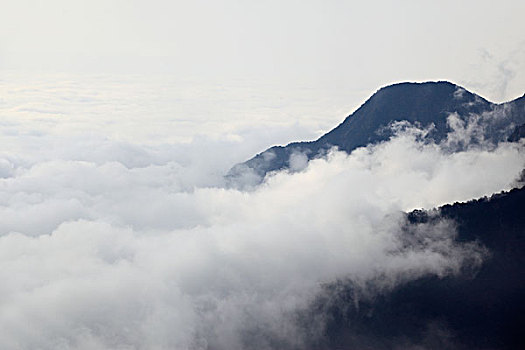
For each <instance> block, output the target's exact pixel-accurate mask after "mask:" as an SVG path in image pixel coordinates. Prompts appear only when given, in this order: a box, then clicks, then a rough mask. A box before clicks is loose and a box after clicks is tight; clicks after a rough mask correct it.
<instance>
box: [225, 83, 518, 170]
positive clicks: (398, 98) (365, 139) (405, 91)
mask: <svg viewBox="0 0 525 350" xmlns="http://www.w3.org/2000/svg"><path fill="white" fill-rule="evenodd" d="M452 113H456V114H457V116H458V117H459V118H460V119H461V120H462V121H468V120H469V118H472V117H475V116H479V118H478V120H477V122H478V123H480V125H481V126H483V128H484V132H485V134H484V135H483V136H484V138H485V139H487V140H490V141H493V142H498V141H502V140H506V139H507V138H508V137H509V135H510V134H511V133H512V130H513V129H514V128H515V127H516V126H517V125H522V124H524V123H525V95H524V96H522V97H520V98H518V99H516V100H514V101H511V102H507V103H503V104H494V103H491V102H489V101H487V100H485V99H484V98H482V97H480V96H478V95H476V94H473V93H471V92H469V91H467V90H465V89H464V88H462V87H460V86H457V85H455V84H452V83H449V82H444V81H440V82H426V83H400V84H394V85H390V86H387V87H383V88H381V89H380V90H379V91H377V92H376V93H375V94H374V95H373V96H372V97H370V98H369V99H368V100H367V101H366V102H365V103H364V104H363V105H362V106H361V107H359V108H358V109H357V110H356V111H355V112H354V113H352V114H351V115H349V116H348V117H347V118H346V119H345V120H344V121H343V122H342V123H341V124H340V125H339V126H337V127H336V128H335V129H333V130H332V131H330V132H328V133H327V134H325V135H323V136H321V137H320V138H319V139H317V140H315V141H311V142H294V143H290V144H288V145H287V146H274V147H271V148H270V149H268V150H266V151H264V152H262V153H260V154H258V155H256V156H255V157H253V158H252V159H250V160H248V161H246V162H244V163H241V164H238V165H236V166H235V167H233V168H232V169H231V170H230V172H229V174H228V176H229V177H230V178H235V177H238V176H244V175H245V174H246V173H247V172H250V173H252V175H253V176H254V177H256V178H258V179H259V180H261V179H262V178H263V177H264V175H265V174H266V173H268V172H270V171H274V170H279V169H283V168H287V167H289V160H290V156H291V155H292V154H294V153H302V154H305V155H306V156H307V157H308V159H312V158H315V157H318V156H320V155H323V154H324V153H325V152H326V151H327V150H329V149H330V148H332V147H334V146H337V147H338V148H339V149H340V150H343V151H346V152H348V153H350V152H351V151H352V150H354V149H356V148H357V147H360V146H366V145H367V144H370V143H376V142H380V141H384V140H387V139H388V138H389V137H390V136H392V130H391V129H390V128H389V125H391V124H392V123H393V122H396V121H408V122H410V123H417V124H419V125H420V126H421V127H428V126H430V125H434V128H433V130H432V131H431V132H430V133H429V135H428V137H430V138H432V139H434V140H436V141H438V142H439V141H440V140H442V139H443V138H444V137H445V136H446V135H447V133H448V132H450V131H451V128H450V126H449V125H448V124H447V118H448V117H449V115H451V114H452Z"/></svg>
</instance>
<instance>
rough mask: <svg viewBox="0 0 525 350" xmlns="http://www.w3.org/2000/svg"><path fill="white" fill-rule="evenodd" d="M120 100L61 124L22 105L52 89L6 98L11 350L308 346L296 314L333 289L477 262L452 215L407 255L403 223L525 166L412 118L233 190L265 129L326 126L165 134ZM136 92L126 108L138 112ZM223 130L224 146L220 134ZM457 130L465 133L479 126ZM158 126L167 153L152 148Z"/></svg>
mask: <svg viewBox="0 0 525 350" xmlns="http://www.w3.org/2000/svg"><path fill="white" fill-rule="evenodd" d="M58 85H60V84H58ZM80 85H82V84H80ZM102 85H104V84H102ZM117 85H118V84H117ZM94 86H96V84H95V85H93V86H92V87H90V88H86V90H85V91H83V92H81V93H79V96H78V99H79V100H78V101H80V100H83V98H84V97H85V95H88V93H87V91H91V92H92V93H93V96H97V95H96V94H95V91H96V90H97V89H95V88H93V87H94ZM119 86H120V85H119ZM123 86H127V85H126V84H123ZM8 90H9V91H11V88H10V89H8ZM74 90H75V89H71V91H74ZM109 90H111V89H109ZM109 90H108V91H106V92H108V94H109V97H107V98H105V97H99V98H100V100H99V101H98V102H96V103H94V102H89V103H87V104H86V105H85V106H84V107H82V108H80V107H79V105H78V104H77V102H75V103H73V105H71V102H64V103H63V104H60V103H58V102H57V100H54V102H53V103H51V104H52V105H55V107H57V108H58V109H60V110H62V111H63V115H64V117H60V118H59V117H54V116H46V117H43V116H42V115H41V113H40V112H39V111H40V110H41V109H40V107H38V106H36V107H38V108H35V110H34V111H32V112H30V111H29V110H28V109H27V108H25V107H24V106H26V105H27V103H28V102H27V101H29V100H31V101H33V102H31V103H35V102H34V101H37V102H38V103H36V104H37V105H38V104H40V103H45V100H46V98H47V97H46V96H48V95H47V94H48V93H49V91H50V90H49V89H48V88H42V87H39V88H37V89H34V90H31V89H29V91H28V92H21V91H18V92H17V93H13V94H11V95H9V94H8V97H7V98H6V100H7V108H6V109H4V110H3V113H4V114H5V115H6V119H5V121H4V122H5V127H6V129H7V130H3V133H2V134H1V136H0V140H1V141H2V143H3V144H4V145H5V148H4V149H3V151H2V152H1V153H0V217H2V220H1V222H0V278H1V279H2V280H3V281H5V283H3V284H2V285H0V327H1V328H2V330H3V331H2V333H1V334H0V348H8V349H12V348H14V349H17V348H18V349H34V348H40V349H93V348H97V349H110V348H111V349H172V348H180V349H199V348H215V349H236V348H241V347H242V345H243V341H244V340H243V339H244V338H243V337H246V334H250V335H251V336H250V339H252V340H253V339H257V342H261V343H257V344H256V345H257V346H255V347H256V348H259V349H261V348H264V347H265V346H266V345H268V344H265V343H264V341H268V340H271V339H278V340H279V341H282V342H284V343H281V344H287V343H292V344H294V343H296V342H299V341H300V339H306V338H304V337H303V334H301V329H300V328H298V327H296V326H297V325H296V324H295V323H294V322H293V317H294V315H295V314H294V313H295V312H296V311H297V310H300V309H303V308H304V307H307V306H308V303H309V302H310V301H311V300H312V298H314V297H315V296H316V293H318V292H319V291H320V290H321V284H322V283H325V282H331V281H334V280H335V279H350V280H352V281H353V282H355V283H357V284H359V285H365V284H366V282H367V281H374V285H375V286H376V287H379V288H378V289H379V290H381V289H386V290H387V289H388V288H391V287H392V286H393V285H395V284H397V283H402V282H403V281H406V280H410V279H413V278H416V277H418V276H421V275H423V274H437V275H439V276H443V275H447V274H451V273H455V272H456V271H457V270H458V269H459V268H460V266H462V264H465V263H469V264H471V263H473V262H476V261H479V260H480V259H481V258H482V257H483V251H482V249H480V248H479V247H477V246H475V245H458V244H456V243H454V242H453V237H454V234H455V230H454V225H453V223H449V222H440V223H439V224H438V225H436V226H422V227H419V228H417V229H416V230H415V231H414V232H412V233H413V234H417V235H421V236H424V237H427V238H428V239H426V240H421V241H422V242H425V244H420V245H417V244H416V245H411V246H410V247H409V248H406V244H405V243H406V237H405V236H403V235H402V234H401V232H400V227H401V226H402V224H403V216H402V214H401V213H402V211H406V210H411V209H413V208H421V207H425V208H431V207H434V206H436V205H439V204H443V203H448V202H453V201H460V200H467V199H471V198H474V197H479V196H483V195H487V194H491V193H493V192H497V191H500V190H502V189H508V188H510V187H511V184H512V183H513V181H514V180H515V178H516V177H517V175H518V174H519V172H520V171H521V169H522V168H523V165H524V164H525V155H524V153H523V149H522V145H521V146H520V145H516V144H501V145H500V146H498V147H493V146H491V147H484V146H483V145H477V146H476V147H470V148H469V147H466V148H465V149H463V150H462V151H460V152H457V153H451V152H449V150H447V149H444V148H443V147H440V146H439V145H435V144H425V143H423V142H421V140H420V138H419V137H418V136H419V135H421V133H422V132H423V133H424V131H419V130H417V129H413V128H410V127H407V126H406V125H405V126H404V127H403V128H399V130H398V135H397V136H396V137H395V138H393V139H392V140H390V141H389V142H384V143H381V144H379V145H376V146H371V147H367V148H361V149H358V150H356V151H355V152H353V153H352V154H351V155H347V154H344V153H340V152H336V151H333V152H330V153H329V154H328V155H327V157H326V158H323V159H316V160H314V161H311V162H309V163H308V164H306V163H305V162H304V160H305V159H304V157H303V156H302V155H295V156H294V159H292V160H291V163H292V165H295V170H301V171H297V172H287V171H283V172H278V173H274V174H272V176H270V177H268V178H267V179H266V181H265V182H264V183H263V184H261V185H260V186H257V187H255V188H252V189H251V190H250V191H240V190H236V189H231V188H226V187H224V186H223V185H224V179H223V178H222V175H223V174H225V173H226V171H227V170H228V169H229V167H230V166H231V165H233V164H234V163H236V162H238V161H241V160H243V159H244V158H243V157H246V158H247V157H249V156H251V155H252V154H253V153H255V149H257V151H260V150H261V149H264V147H266V146H268V145H267V144H266V142H268V140H269V139H268V138H266V136H264V135H263V136H260V135H261V134H264V132H267V133H273V131H274V130H277V131H279V132H280V133H281V135H280V137H282V138H283V139H284V138H285V137H286V136H287V135H288V136H290V135H295V137H299V136H300V135H302V133H303V131H304V130H306V131H304V132H305V133H307V134H308V133H310V134H312V135H313V134H315V132H317V131H315V132H313V131H311V130H312V129H314V130H318V127H319V125H320V124H316V123H313V124H305V125H307V126H304V128H303V126H301V125H299V126H297V125H294V124H293V123H292V124H286V123H285V124H282V123H281V116H278V115H273V116H272V117H271V118H270V119H269V120H264V119H257V118H255V117H254V118H255V119H254V120H255V122H254V126H253V127H252V128H247V127H246V124H243V123H240V124H236V123H235V122H232V124H228V120H229V119H228V117H227V116H226V115H222V116H221V117H218V119H216V120H212V121H206V120H205V119H201V120H198V119H197V120H193V121H191V123H190V124H191V128H196V127H197V126H201V127H202V128H203V130H204V131H203V132H202V133H201V135H199V133H195V134H192V135H191V137H190V139H189V140H186V139H183V140H181V139H180V138H178V137H174V138H170V136H169V133H170V132H171V130H173V129H167V130H164V127H165V124H163V122H162V121H163V120H164V118H165V114H163V113H160V114H158V115H155V114H154V113H153V112H152V113H153V115H152V116H151V119H150V120H151V121H153V122H152V123H153V126H150V128H148V127H145V128H144V129H140V127H138V125H139V124H138V122H139V121H140V118H139V115H140V113H143V112H146V111H147V110H148V108H145V109H144V110H140V111H139V112H137V114H136V115H135V116H134V117H133V118H131V121H130V120H127V119H125V118H124V115H125V114H126V113H123V114H121V113H119V112H116V114H111V113H110V108H109V109H108V107H107V106H108V105H113V103H109V102H108V101H110V100H112V99H113V96H114V95H112V94H111V91H109ZM68 91H69V90H68ZM71 91H70V92H64V91H62V92H59V93H57V94H58V95H57V96H62V97H64V96H66V97H68V96H69V97H71V95H70V94H71ZM27 94H29V95H27ZM115 94H117V95H118V94H119V92H115ZM9 96H11V97H9ZM49 96H54V97H53V98H57V99H58V97H57V96H55V95H53V94H50V95H49ZM83 96H84V97H83ZM126 96H127V97H126ZM129 96H134V95H133V94H130V93H129V91H128V93H123V94H122V96H121V97H122V98H117V100H118V101H117V102H115V105H119V106H123V107H122V108H124V109H125V112H130V111H132V109H133V108H134V107H139V105H140V103H135V104H134V103H133V101H132V100H133V98H131V97H129ZM170 96H171V95H170ZM226 100H228V99H226ZM230 101H231V100H230ZM257 101H258V102H257ZM257 101H256V102H253V101H252V102H251V103H253V105H250V104H248V106H247V107H246V108H247V109H246V110H249V109H250V108H251V106H254V105H257V104H258V103H261V100H257ZM55 102H56V103H55ZM82 103H83V102H82ZM192 104H193V103H189V105H192ZM290 105H293V104H290ZM153 106H157V107H158V108H157V109H156V108H151V110H157V111H158V110H163V108H162V106H164V102H162V103H160V102H159V105H156V104H153ZM149 107H151V105H150V106H149ZM208 107H209V106H208ZM208 107H206V106H203V107H202V108H208ZM83 108H84V109H83ZM280 108H281V107H279V109H280ZM294 108H295V107H293V108H291V109H286V110H287V111H290V110H294ZM188 110H189V109H188ZM75 111H81V112H82V113H80V114H79V115H77V114H75ZM61 113H62V112H61ZM252 116H253V115H252ZM90 117H92V118H93V124H92V125H91V124H90V123H88V120H89V118H90ZM121 118H124V119H123V120H121ZM190 119H191V118H190ZM142 121H143V120H142ZM248 121H251V120H248ZM121 122H122V124H119V123H121ZM223 122H224V123H226V124H227V126H226V127H225V128H226V129H227V130H229V131H228V135H226V136H224V137H221V135H220V134H221V132H222V130H220V129H219V130H216V129H215V126H216V125H222V123H223ZM127 123H129V124H127ZM104 125H109V126H110V127H109V129H108V130H105V129H104V128H103V127H102V126H104ZM118 125H122V126H123V131H122V135H120V137H119V135H118V133H117V132H116V131H118V129H119V128H118ZM126 125H127V126H126ZM176 125H178V124H176ZM232 125H233V126H232ZM131 129H133V132H131V133H127V132H126V131H127V130H131ZM456 129H457V133H456V134H457V135H456V137H457V138H458V140H465V139H466V137H467V136H469V135H470V134H469V130H476V129H475V128H474V129H472V128H470V129H469V125H458V127H457V128H456ZM188 130H189V129H188ZM302 130H303V131H302ZM152 132H153V133H157V134H158V135H160V136H159V138H160V139H161V142H156V141H159V140H152V141H151V142H146V141H147V136H148V135H150V134H151V133H152ZM182 134H184V132H182ZM145 140H146V141H145ZM243 147H246V148H247V149H243ZM520 147H521V148H520ZM445 148H446V147H445ZM320 319H322V317H321V316H320ZM254 332H255V333H257V332H260V334H263V335H264V336H260V337H257V336H256V334H255V333H254ZM252 345H253V344H252ZM268 347H270V346H268Z"/></svg>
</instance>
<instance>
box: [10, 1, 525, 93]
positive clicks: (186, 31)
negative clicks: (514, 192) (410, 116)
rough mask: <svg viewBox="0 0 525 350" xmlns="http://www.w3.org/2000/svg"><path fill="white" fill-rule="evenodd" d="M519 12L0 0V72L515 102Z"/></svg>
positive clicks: (524, 56) (382, 4)
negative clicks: (474, 95)
mask: <svg viewBox="0 0 525 350" xmlns="http://www.w3.org/2000/svg"><path fill="white" fill-rule="evenodd" d="M524 13H525V2H523V1H521V0H509V1H498V2H494V1H487V0H476V1H470V0H466V1H448V0H445V1H421V0H418V1H387V0H383V1H366V2H365V1H359V2H358V1H326V0H323V1H316V0H314V1H311V0H308V1H282V0H281V1H274V0H269V1H238V0H223V1H202V0H197V1H168V0H152V1H123V0H115V1H106V0H90V1H81V0H77V1H70V0H48V1H39V0H18V1H6V0H3V1H2V5H1V11H0V69H1V70H2V71H6V70H9V71H13V70H14V71H24V72H27V71H45V72H57V71H59V72H75V73H97V74H106V73H111V74H115V73H126V74H129V73H140V74H153V73H161V74H169V75H172V76H175V77H182V76H184V77H186V78H197V79H203V80H212V79H214V80H221V81H225V80H228V79H231V78H234V77H235V78H239V77H240V78H247V79H266V80H269V81H272V82H274V83H275V84H277V85H279V86H280V85H283V84H288V85H291V86H301V85H305V84H306V85H311V86H332V87H337V88H340V89H347V90H352V89H353V90H355V89H367V90H371V92H373V91H374V90H375V89H377V88H378V87H380V86H383V85H385V84H388V83H391V82H395V81H401V80H429V79H431V80H436V79H446V80H451V81H454V82H457V83H460V84H462V85H464V86H466V87H467V88H469V89H471V90H474V91H475V92H478V93H480V94H481V95H482V96H484V97H487V98H489V99H491V100H493V101H496V102H500V101H503V100H508V99H512V98H515V97H517V96H521V95H522V94H523V93H524V92H525V73H524V70H525V69H524V68H525V34H524V33H525V21H524V20H523V14H524Z"/></svg>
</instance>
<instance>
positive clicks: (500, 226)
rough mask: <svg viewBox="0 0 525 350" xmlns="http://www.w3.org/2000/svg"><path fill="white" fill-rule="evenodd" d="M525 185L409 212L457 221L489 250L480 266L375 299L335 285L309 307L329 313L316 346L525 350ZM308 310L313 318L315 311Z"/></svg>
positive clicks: (462, 233) (418, 218)
mask: <svg viewBox="0 0 525 350" xmlns="http://www.w3.org/2000/svg"><path fill="white" fill-rule="evenodd" d="M524 213H525V188H521V189H514V190H512V191H510V192H508V193H501V194H497V195H494V196H492V197H491V198H482V199H478V200H473V201H470V202H467V203H456V204H452V205H445V206H443V207H441V208H439V209H437V210H433V211H422V210H416V211H413V212H411V213H409V214H407V216H406V217H407V227H406V228H407V232H409V231H410V226H411V225H417V224H420V223H428V222H436V221H438V220H443V219H449V220H454V222H456V223H457V229H458V237H457V238H456V239H457V241H460V242H463V243H465V242H478V243H481V244H482V245H483V246H484V247H486V248H487V249H488V253H489V254H488V256H487V257H486V258H485V260H484V262H483V264H482V265H481V267H480V268H479V269H474V270H468V269H467V270H466V271H464V272H462V273H461V274H460V275H458V276H448V277H445V278H438V277H424V278H420V279H417V280H415V281H412V282H409V283H406V284H404V285H400V286H398V287H397V288H396V289H395V290H393V291H391V292H389V293H386V294H382V295H379V296H376V297H375V298H373V299H369V300H356V298H355V295H356V294H355V293H354V286H353V285H352V284H350V283H346V284H345V282H340V283H338V284H334V285H331V286H327V288H326V290H325V294H324V295H322V296H321V297H319V300H318V303H317V304H316V305H314V306H313V307H312V309H311V310H310V311H309V312H310V313H311V314H312V315H319V314H326V316H324V317H325V318H326V320H328V323H327V326H326V329H325V332H324V337H323V338H322V340H321V341H319V342H318V343H316V344H312V345H311V348H315V349H375V350H378V349H525V334H524V333H523V332H524V329H525V254H524V253H525V215H523V214H524ZM312 315H310V314H306V315H304V316H305V319H307V320H308V319H310V318H312V317H313V316H312Z"/></svg>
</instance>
